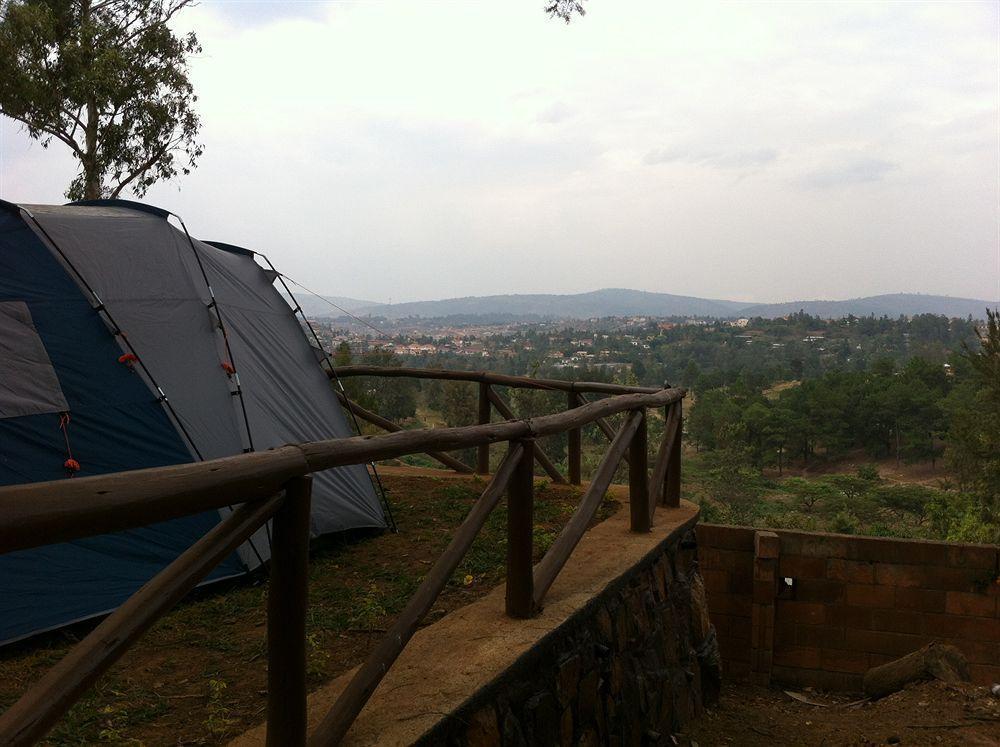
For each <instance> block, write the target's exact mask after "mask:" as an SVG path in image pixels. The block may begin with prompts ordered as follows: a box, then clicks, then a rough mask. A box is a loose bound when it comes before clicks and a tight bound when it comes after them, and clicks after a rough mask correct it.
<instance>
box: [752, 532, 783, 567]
mask: <svg viewBox="0 0 1000 747" xmlns="http://www.w3.org/2000/svg"><path fill="white" fill-rule="evenodd" d="M753 544H754V555H756V556H757V557H758V558H768V559H769V560H777V559H778V557H779V556H780V555H781V540H780V539H778V535H777V534H775V533H774V532H767V531H763V530H762V531H758V532H755V533H754V540H753Z"/></svg>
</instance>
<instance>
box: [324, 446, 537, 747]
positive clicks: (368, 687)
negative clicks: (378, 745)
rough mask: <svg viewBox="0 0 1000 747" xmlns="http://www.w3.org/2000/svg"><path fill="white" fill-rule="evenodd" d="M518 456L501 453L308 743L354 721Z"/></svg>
mask: <svg viewBox="0 0 1000 747" xmlns="http://www.w3.org/2000/svg"><path fill="white" fill-rule="evenodd" d="M523 455H524V449H523V447H521V446H520V445H516V446H514V447H513V448H512V449H511V450H510V451H509V452H508V453H507V456H506V457H505V458H504V460H503V462H501V464H500V466H499V467H498V468H497V471H496V474H495V475H494V476H493V479H492V480H491V481H490V483H489V485H488V486H487V487H486V490H484V491H483V494H482V495H481V496H480V497H479V500H477V501H476V503H475V505H473V507H472V510H471V511H470V512H469V515H468V516H467V517H466V519H465V521H463V522H462V525H461V526H460V527H459V528H458V529H457V530H456V532H455V536H454V537H453V538H452V540H451V543H450V544H449V545H448V547H447V548H446V549H445V551H444V552H443V553H442V554H441V556H440V557H439V558H438V559H437V562H435V563H434V565H433V566H432V567H431V569H430V571H428V572H427V576H426V577H425V578H424V580H423V582H422V583H421V584H420V587H419V588H418V589H417V590H416V591H415V592H414V593H413V596H412V597H410V601H409V602H408V603H407V605H406V607H405V608H404V609H403V611H402V612H401V613H400V614H399V617H398V618H397V619H396V622H395V623H393V625H392V628H391V629H390V630H389V632H388V633H387V634H386V635H385V637H384V638H383V639H382V641H381V642H380V643H379V644H378V646H377V647H376V648H375V650H374V651H373V652H372V653H371V655H370V656H369V657H368V659H367V660H366V661H365V663H364V665H362V667H361V669H359V670H358V672H357V674H355V675H354V677H353V678H352V679H351V681H350V683H349V684H348V685H347V687H346V688H345V689H344V691H343V692H342V693H341V694H340V697H338V698H337V701H336V702H335V703H334V704H333V707H332V708H331V709H330V711H329V712H328V713H327V714H326V716H325V717H324V718H323V721H322V722H320V725H319V726H318V727H317V728H316V731H315V732H313V734H312V736H311V737H310V739H309V744H310V745H316V746H319V745H330V744H339V743H340V741H341V740H342V739H343V738H344V735H346V734H347V730H348V729H350V728H351V724H353V723H354V719H355V718H357V715H358V714H359V713H360V712H361V709H362V708H363V707H364V705H365V703H367V702H368V699H369V698H370V697H371V694H372V693H373V692H375V688H376V687H378V683H379V682H381V681H382V678H383V677H384V676H385V674H386V672H387V671H388V670H389V667H390V666H392V663H393V662H394V661H396V659H397V658H398V657H399V654H400V653H401V652H402V650H403V648H404V647H405V646H406V644H407V642H408V641H409V640H410V638H412V637H413V634H414V632H416V629H417V626H418V625H419V623H420V621H421V620H422V619H423V617H424V615H426V614H427V613H428V612H429V611H430V609H431V607H432V606H433V605H434V602H435V600H436V599H437V598H438V595H439V594H440V593H441V592H442V591H443V590H444V587H445V586H446V585H447V583H448V579H450V578H451V575H452V574H453V573H454V572H455V569H456V568H458V564H459V563H460V562H462V558H464V557H465V554H466V553H467V552H468V551H469V548H470V547H472V543H473V541H474V540H475V539H476V535H478V534H479V531H480V530H481V529H482V528H483V525H484V524H485V523H486V519H488V518H489V515H490V513H492V511H493V509H494V508H496V506H497V503H499V501H500V498H502V497H503V494H504V491H505V490H506V489H507V483H508V482H509V481H510V478H511V475H513V474H514V471H515V469H516V468H517V466H518V463H519V462H520V461H521V459H522V457H523Z"/></svg>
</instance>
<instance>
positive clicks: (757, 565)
mask: <svg viewBox="0 0 1000 747" xmlns="http://www.w3.org/2000/svg"><path fill="white" fill-rule="evenodd" d="M777 577H778V561H776V560H774V559H773V558H755V559H754V561H753V578H754V581H771V580H773V579H775V578H777Z"/></svg>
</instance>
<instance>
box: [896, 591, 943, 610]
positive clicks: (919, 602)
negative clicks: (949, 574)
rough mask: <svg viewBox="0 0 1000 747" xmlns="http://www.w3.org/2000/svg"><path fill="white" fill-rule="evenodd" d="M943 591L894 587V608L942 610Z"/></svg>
mask: <svg viewBox="0 0 1000 747" xmlns="http://www.w3.org/2000/svg"><path fill="white" fill-rule="evenodd" d="M944 602H945V592H943V591H935V590H933V589H914V588H908V587H896V608H897V609H902V610H919V611H920V612H944Z"/></svg>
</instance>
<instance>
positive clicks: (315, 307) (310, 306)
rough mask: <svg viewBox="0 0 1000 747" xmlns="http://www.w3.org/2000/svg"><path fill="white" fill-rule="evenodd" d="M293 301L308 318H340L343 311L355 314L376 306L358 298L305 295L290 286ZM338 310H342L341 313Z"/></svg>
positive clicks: (302, 291)
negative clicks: (296, 302)
mask: <svg viewBox="0 0 1000 747" xmlns="http://www.w3.org/2000/svg"><path fill="white" fill-rule="evenodd" d="M292 292H293V293H294V294H295V300H296V301H298V302H299V304H300V305H301V306H302V311H303V312H304V313H305V315H306V316H308V317H324V316H332V317H338V316H342V315H343V314H344V312H345V311H349V312H351V313H352V314H355V313H357V312H358V310H360V309H364V308H368V307H371V306H377V305H378V304H377V303H375V302H374V301H362V300H361V299H359V298H347V297H345V296H314V295H312V294H311V293H306V292H305V291H304V290H302V289H301V288H296V287H295V286H292ZM338 306H339V307H340V309H343V311H341V310H340V309H338V308H337V307H338Z"/></svg>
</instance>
